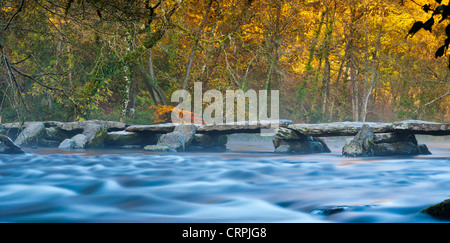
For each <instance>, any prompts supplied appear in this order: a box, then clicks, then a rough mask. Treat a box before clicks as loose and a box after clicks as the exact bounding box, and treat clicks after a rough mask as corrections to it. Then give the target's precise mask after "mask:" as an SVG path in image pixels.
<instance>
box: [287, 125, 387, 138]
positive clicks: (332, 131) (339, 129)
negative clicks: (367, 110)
mask: <svg viewBox="0 0 450 243" xmlns="http://www.w3.org/2000/svg"><path fill="white" fill-rule="evenodd" d="M364 125H366V126H369V127H371V128H372V130H373V131H374V132H376V133H387V132H391V131H392V128H391V124H390V123H376V122H366V123H363V122H334V123H321V124H292V125H289V126H288V128H289V129H291V130H294V131H297V132H299V133H301V134H303V135H307V136H317V137H329V136H354V135H356V134H357V133H358V132H359V131H360V130H361V129H362V127H363V126H364Z"/></svg>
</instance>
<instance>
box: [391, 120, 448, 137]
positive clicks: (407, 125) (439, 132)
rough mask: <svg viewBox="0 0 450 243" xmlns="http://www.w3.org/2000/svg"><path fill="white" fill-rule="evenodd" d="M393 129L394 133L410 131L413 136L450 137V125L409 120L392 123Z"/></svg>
mask: <svg viewBox="0 0 450 243" xmlns="http://www.w3.org/2000/svg"><path fill="white" fill-rule="evenodd" d="M392 129H393V130H394V131H408V132H410V133H413V134H428V135H435V136H445V135H450V123H437V122H427V121H420V120H407V121H401V122H394V123H392Z"/></svg>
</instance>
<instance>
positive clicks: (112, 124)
mask: <svg viewBox="0 0 450 243" xmlns="http://www.w3.org/2000/svg"><path fill="white" fill-rule="evenodd" d="M34 123H36V122H24V123H20V122H14V123H6V124H3V126H4V128H5V129H19V128H20V129H24V128H27V127H28V126H30V125H32V124H34ZM42 123H43V124H44V125H45V127H59V128H61V129H62V130H64V131H74V130H83V129H84V128H85V127H86V126H87V125H88V124H90V123H95V124H98V125H102V126H103V127H104V128H106V129H107V130H110V131H120V130H125V128H126V127H127V124H125V123H123V122H116V121H101V120H88V121H79V122H59V121H45V122H42Z"/></svg>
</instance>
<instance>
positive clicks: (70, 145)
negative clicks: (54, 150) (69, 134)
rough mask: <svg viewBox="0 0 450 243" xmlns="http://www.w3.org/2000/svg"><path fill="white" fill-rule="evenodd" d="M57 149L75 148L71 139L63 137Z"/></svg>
mask: <svg viewBox="0 0 450 243" xmlns="http://www.w3.org/2000/svg"><path fill="white" fill-rule="evenodd" d="M58 148H59V149H74V148H75V141H73V140H72V139H69V138H67V139H64V141H62V142H61V144H60V145H59V146H58Z"/></svg>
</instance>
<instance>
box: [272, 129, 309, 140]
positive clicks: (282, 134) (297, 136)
mask: <svg viewBox="0 0 450 243" xmlns="http://www.w3.org/2000/svg"><path fill="white" fill-rule="evenodd" d="M275 136H277V137H279V138H281V139H285V140H307V139H308V136H305V135H303V134H301V133H299V132H298V131H294V130H292V129H289V128H284V127H279V128H277V129H275Z"/></svg>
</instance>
